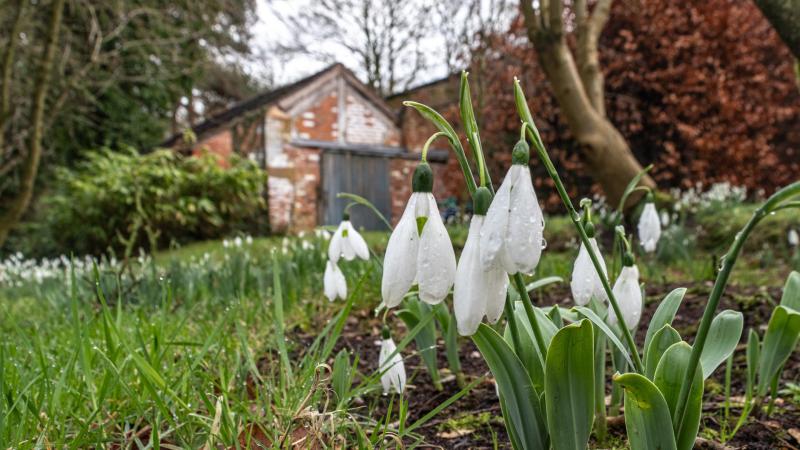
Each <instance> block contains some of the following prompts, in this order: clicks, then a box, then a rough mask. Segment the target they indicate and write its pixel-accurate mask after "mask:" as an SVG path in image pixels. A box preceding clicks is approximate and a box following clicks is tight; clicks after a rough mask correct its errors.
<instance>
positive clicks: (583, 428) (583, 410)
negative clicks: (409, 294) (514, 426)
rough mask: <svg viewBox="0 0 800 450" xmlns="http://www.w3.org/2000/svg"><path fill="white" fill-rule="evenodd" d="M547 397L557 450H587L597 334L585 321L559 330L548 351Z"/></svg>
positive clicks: (592, 399)
mask: <svg viewBox="0 0 800 450" xmlns="http://www.w3.org/2000/svg"><path fill="white" fill-rule="evenodd" d="M544 377H545V383H544V396H545V408H546V411H547V425H548V429H549V430H550V440H551V442H552V445H553V449H554V450H584V449H586V445H587V443H588V442H589V434H590V433H591V431H592V422H593V420H594V331H593V327H592V323H591V322H590V321H588V320H581V321H580V322H578V323H574V324H571V325H567V326H566V327H564V328H562V329H561V330H559V332H558V333H556V335H555V336H554V337H553V341H552V342H551V343H550V348H549V349H548V350H547V362H546V363H545V372H544Z"/></svg>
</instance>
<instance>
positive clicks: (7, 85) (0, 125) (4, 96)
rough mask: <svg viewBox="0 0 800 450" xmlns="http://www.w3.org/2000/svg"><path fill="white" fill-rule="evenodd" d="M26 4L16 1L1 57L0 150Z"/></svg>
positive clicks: (7, 114)
mask: <svg viewBox="0 0 800 450" xmlns="http://www.w3.org/2000/svg"><path fill="white" fill-rule="evenodd" d="M26 3H27V2H26V1H24V0H17V7H16V12H17V15H16V16H15V17H14V25H12V27H11V34H10V35H9V37H8V43H7V44H6V52H5V54H4V55H3V75H2V76H3V81H2V83H3V88H2V92H0V149H2V148H3V146H4V145H5V137H6V133H5V131H6V126H5V125H6V120H8V116H9V114H10V111H11V79H12V77H11V75H13V73H14V70H13V69H14V53H16V50H17V41H18V40H19V32H20V28H22V18H23V16H24V9H25V5H26Z"/></svg>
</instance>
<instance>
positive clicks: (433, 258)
mask: <svg viewBox="0 0 800 450" xmlns="http://www.w3.org/2000/svg"><path fill="white" fill-rule="evenodd" d="M432 188H433V172H432V171H431V168H430V166H429V165H428V164H427V163H425V162H422V163H420V164H419V165H418V166H417V169H416V170H415V171H414V176H413V181H412V190H413V193H412V194H411V198H409V199H408V204H407V205H406V209H405V211H404V212H403V215H402V217H401V218H400V221H399V222H398V223H397V226H396V227H395V229H394V231H393V232H392V235H391V237H390V238H389V244H388V245H387V246H386V255H385V256H384V260H383V279H382V280H381V294H382V297H383V303H384V304H385V305H386V307H387V308H392V307H395V306H397V305H398V304H400V301H401V300H402V299H403V296H404V295H405V294H406V293H407V292H408V290H409V289H411V286H412V285H414V283H417V284H418V285H419V298H420V299H421V300H422V301H424V302H426V303H429V304H432V305H435V304H437V303H440V302H441V301H442V300H444V298H445V297H446V296H447V294H448V293H449V292H450V288H451V287H452V286H453V281H454V280H455V276H456V255H455V252H454V251H453V244H452V243H451V242H450V237H449V236H448V235H447V229H446V228H445V226H444V222H442V217H441V216H440V215H439V208H438V206H437V205H436V199H435V198H434V197H433V194H432V193H431V191H432Z"/></svg>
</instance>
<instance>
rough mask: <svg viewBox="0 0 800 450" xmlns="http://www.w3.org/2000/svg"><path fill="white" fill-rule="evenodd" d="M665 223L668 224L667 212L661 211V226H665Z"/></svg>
mask: <svg viewBox="0 0 800 450" xmlns="http://www.w3.org/2000/svg"><path fill="white" fill-rule="evenodd" d="M667 225H669V213H668V212H666V211H661V226H662V227H666V226H667Z"/></svg>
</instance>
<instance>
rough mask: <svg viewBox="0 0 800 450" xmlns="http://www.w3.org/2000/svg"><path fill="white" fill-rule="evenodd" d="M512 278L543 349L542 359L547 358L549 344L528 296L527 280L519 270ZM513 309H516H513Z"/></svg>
mask: <svg viewBox="0 0 800 450" xmlns="http://www.w3.org/2000/svg"><path fill="white" fill-rule="evenodd" d="M511 278H512V279H513V280H514V287H516V289H517V292H519V298H520V300H522V306H524V307H525V314H526V315H527V316H528V321H529V322H530V323H531V328H533V337H534V338H535V339H536V345H538V346H539V349H541V351H542V359H543V360H546V359H547V345H545V342H544V338H543V337H542V329H541V328H540V327H539V320H538V319H537V317H536V314H535V313H534V312H533V306H532V305H531V298H530V297H529V296H528V288H527V287H526V286H525V280H523V279H522V274H521V273H519V272H517V273H515V274H514V276H512V277H511ZM554 308H558V306H554ZM511 311H514V310H513V309H512V310H511ZM542 362H544V361H542ZM542 367H544V365H542Z"/></svg>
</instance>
